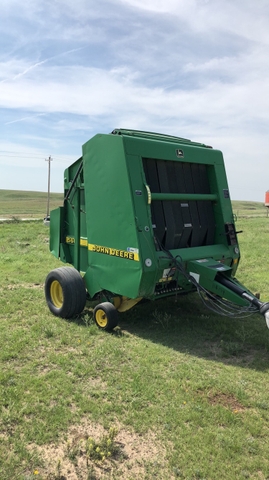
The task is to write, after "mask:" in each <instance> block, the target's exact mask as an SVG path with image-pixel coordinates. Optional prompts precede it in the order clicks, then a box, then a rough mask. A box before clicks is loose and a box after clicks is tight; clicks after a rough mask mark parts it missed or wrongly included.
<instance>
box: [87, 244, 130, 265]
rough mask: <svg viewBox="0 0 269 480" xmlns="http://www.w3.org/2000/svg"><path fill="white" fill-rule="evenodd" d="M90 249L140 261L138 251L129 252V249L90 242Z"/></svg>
mask: <svg viewBox="0 0 269 480" xmlns="http://www.w3.org/2000/svg"><path fill="white" fill-rule="evenodd" d="M88 249H89V250H90V251H91V252H96V253H104V254H105V255H110V256H111V257H120V258H126V259H127V260H134V261H135V262H139V254H138V253H137V252H128V251H127V250H117V249H116V248H110V247H102V246H101V245H94V244H92V243H89V244H88Z"/></svg>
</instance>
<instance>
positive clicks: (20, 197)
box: [0, 190, 63, 218]
mask: <svg viewBox="0 0 269 480" xmlns="http://www.w3.org/2000/svg"><path fill="white" fill-rule="evenodd" d="M47 198H48V194H47V193H46V192H28V191H19V190H0V218H14V217H15V218H22V217H23V218H44V217H45V216H46V213H47ZM62 204H63V194H61V193H51V194H50V210H52V209H54V208H56V207H58V206H59V205H62Z"/></svg>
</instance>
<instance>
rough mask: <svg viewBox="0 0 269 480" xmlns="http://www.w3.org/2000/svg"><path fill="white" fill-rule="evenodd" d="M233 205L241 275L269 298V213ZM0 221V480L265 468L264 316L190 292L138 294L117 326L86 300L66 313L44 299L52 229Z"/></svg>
mask: <svg viewBox="0 0 269 480" xmlns="http://www.w3.org/2000/svg"><path fill="white" fill-rule="evenodd" d="M2 192H3V191H2ZM240 210H244V205H241V206H240ZM235 213H236V212H235ZM14 214H15V211H13V212H12V209H10V215H11V217H12V216H13V215H14ZM14 216H15V215H14ZM42 216H43V215H42ZM238 217H239V218H238V221H237V224H236V227H237V230H243V232H242V233H241V234H240V236H239V240H240V246H241V253H242V258H241V264H240V266H239V270H238V279H239V280H240V281H241V282H243V283H244V284H245V285H246V286H247V287H248V288H250V289H251V290H252V291H255V292H256V291H259V292H260V293H261V298H262V300H264V301H265V300H268V301H269V288H268V279H267V265H268V252H269V219H267V218H266V216H259V215H257V216H256V217H253V216H252V215H251V216H248V215H239V216H238ZM0 229H1V236H0V260H1V278H0V332H1V334H0V335H1V350H0V364H1V369H0V389H1V397H0V403H1V419H0V479H1V480H11V479H16V480H33V479H38V480H81V479H82V480H90V479H92V480H94V479H95V480H97V479H104V480H108V479H109V480H112V479H115V480H118V479H124V480H151V479H157V480H161V479H162V480H170V479H178V478H179V479H184V480H198V479H206V480H218V479H219V480H231V479H236V480H237V479H239V480H244V479H255V480H266V479H269V423H268V422H269V394H268V380H269V374H268V372H269V331H268V329H267V328H266V325H265V321H264V319H263V318H262V317H261V316H259V315H256V316H251V317H249V318H246V319H233V320H231V319H227V318H224V317H219V316H217V315H215V314H214V313H212V312H210V311H208V310H206V309H205V307H204V306H203V305H202V304H201V302H200V300H199V298H198V297H197V295H196V294H192V295H191V296H185V297H183V296H182V297H180V296H179V297H177V298H175V297H173V298H172V299H166V300H159V301H156V302H154V303H153V302H152V303H150V302H147V303H141V304H138V305H137V306H136V307H135V308H133V309H132V310H130V311H128V312H125V313H124V314H121V317H120V323H119V327H117V329H116V330H115V332H114V333H113V334H107V333H105V332H102V331H100V330H98V329H97V327H96V326H95V325H94V324H93V321H92V312H91V304H87V308H86V309H85V311H84V312H83V314H82V315H80V316H79V317H77V318H75V319H73V320H72V321H65V320H62V319H59V318H56V317H53V316H52V315H51V314H50V313H49V311H48V308H47V306H46V304H45V299H44V292H43V286H44V279H45V277H46V275H47V273H48V272H49V271H50V270H51V269H53V268H55V267H57V266H60V265H61V264H60V262H58V261H57V260H56V259H55V258H54V257H52V256H51V254H50V253H49V250H48V237H49V230H48V227H46V226H44V225H43V223H42V221H37V222H20V221H15V220H13V221H10V222H2V223H0Z"/></svg>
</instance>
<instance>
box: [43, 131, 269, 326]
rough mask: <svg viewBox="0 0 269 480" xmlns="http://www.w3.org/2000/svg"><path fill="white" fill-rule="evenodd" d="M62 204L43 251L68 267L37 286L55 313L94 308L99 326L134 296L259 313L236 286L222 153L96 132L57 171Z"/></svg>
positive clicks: (145, 135) (266, 310)
mask: <svg viewBox="0 0 269 480" xmlns="http://www.w3.org/2000/svg"><path fill="white" fill-rule="evenodd" d="M64 194H65V197H64V203H63V206H61V207H59V208H57V209H55V210H52V211H51V213H50V251H51V253H52V254H53V255H54V256H55V257H56V258H59V259H60V260H61V261H62V262H64V263H68V264H70V265H72V266H66V267H60V268H57V269H55V270H53V271H51V272H50V273H49V274H48V276H47V279H46V282H45V296H46V301H47V304H48V307H49V308H50V310H51V312H52V313H53V314H54V315H57V316H60V317H63V318H70V317H73V316H75V315H78V314H80V313H81V312H82V311H83V309H84V307H85V304H86V298H87V295H88V298H89V299H90V300H94V301H96V302H97V306H96V307H95V309H94V318H95V321H96V323H97V325H98V326H99V327H100V328H103V329H106V330H110V329H112V328H114V327H115V326H116V325H117V318H118V312H123V311H125V310H127V309H129V308H131V307H133V306H134V305H135V304H136V303H138V302H139V301H140V300H141V299H143V298H144V299H150V300H156V299H159V298H162V297H166V296H172V295H178V294H180V293H189V292H193V291H194V290H197V291H198V293H199V294H200V296H201V299H202V301H204V302H205V303H206V304H207V305H208V306H209V308H211V309H213V310H214V311H217V312H218V313H220V314H222V315H228V316H240V315H241V316H242V315H243V316H244V315H248V314H251V313H253V312H259V313H262V314H264V315H265V318H266V321H267V325H268V326H269V318H268V317H269V304H268V303H262V302H261V301H260V300H258V299H257V298H256V297H255V296H254V295H253V294H252V293H251V292H249V291H248V290H247V289H246V288H245V287H244V286H243V285H241V284H240V283H239V282H238V281H237V280H236V279H235V274H236V270H237V267H238V263H239V259H240V252H239V245H238V240H237V233H236V230H235V225H234V217H233V212H232V206H231V200H230V194H229V189H228V184H227V178H226V173H225V167H224V161H223V156H222V153H221V152H220V151H218V150H214V149H212V148H211V147H209V146H207V145H203V144H200V143H195V142H191V141H190V140H186V139H183V138H178V137H173V136H168V135H161V134H156V133H150V132H141V131H135V130H123V129H119V130H114V131H113V132H112V133H111V134H107V135H103V134H98V135H95V136H94V137H93V138H92V139H90V140H89V141H88V142H87V143H85V144H84V145H83V147H82V157H81V158H79V159H78V160H77V161H76V162H75V163H73V164H72V165H71V166H70V167H69V168H67V169H66V170H65V172H64Z"/></svg>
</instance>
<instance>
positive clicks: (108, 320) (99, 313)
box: [93, 302, 118, 331]
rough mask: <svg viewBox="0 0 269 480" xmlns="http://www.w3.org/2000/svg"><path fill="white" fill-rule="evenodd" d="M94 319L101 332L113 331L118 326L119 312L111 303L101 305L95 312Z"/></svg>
mask: <svg viewBox="0 0 269 480" xmlns="http://www.w3.org/2000/svg"><path fill="white" fill-rule="evenodd" d="M93 318H94V321H95V323H96V325H97V326H98V327H99V328H100V329H101V330H107V331H110V330H113V328H115V327H116V326H117V325H118V311H117V309H116V308H115V307H114V305H112V303H109V302H103V303H99V305H96V307H95V309H94V311H93Z"/></svg>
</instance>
